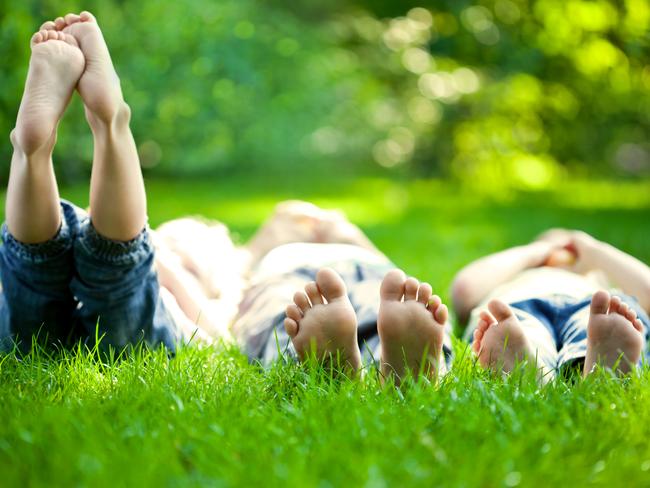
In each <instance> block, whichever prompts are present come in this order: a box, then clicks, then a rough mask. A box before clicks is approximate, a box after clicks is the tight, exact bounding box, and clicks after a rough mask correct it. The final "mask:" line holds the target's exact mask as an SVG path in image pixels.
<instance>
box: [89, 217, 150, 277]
mask: <svg viewBox="0 0 650 488" xmlns="http://www.w3.org/2000/svg"><path fill="white" fill-rule="evenodd" d="M77 245H78V246H80V247H81V248H82V249H83V250H84V251H85V252H86V254H88V255H90V256H92V257H93V258H95V259H98V260H100V261H103V262H106V263H110V264H114V265H118V266H119V265H122V266H126V265H134V264H137V263H139V262H142V261H143V260H145V259H147V258H149V257H150V256H151V254H152V253H153V245H152V243H151V235H150V233H149V227H148V226H146V227H145V228H144V229H142V231H141V232H140V233H139V234H138V235H137V236H136V237H134V238H133V239H131V240H130V241H115V240H112V239H108V238H107V237H104V236H102V235H100V234H99V233H98V232H97V230H95V228H94V227H93V225H92V222H91V221H90V219H86V221H85V222H83V223H82V224H81V231H80V232H79V237H78V239H77Z"/></svg>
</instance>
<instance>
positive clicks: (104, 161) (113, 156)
mask: <svg viewBox="0 0 650 488" xmlns="http://www.w3.org/2000/svg"><path fill="white" fill-rule="evenodd" d="M52 28H54V29H56V30H58V31H61V32H65V33H67V34H70V35H72V36H73V37H74V38H75V39H76V40H77V42H78V43H79V46H80V48H81V51H82V52H83V54H84V56H85V58H86V68H85V70H84V73H83V75H82V76H81V79H80V80H79V84H78V89H79V94H80V95H81V98H82V99H83V102H84V106H85V109H86V117H87V118H88V122H89V124H90V127H91V129H92V131H93V137H94V155H93V168H92V176H91V180H90V209H91V210H90V213H91V219H92V223H93V226H94V227H95V229H96V230H97V232H98V233H99V234H100V235H102V236H104V237H106V238H108V239H112V240H116V241H128V240H131V239H133V238H134V237H136V236H137V235H138V234H139V233H140V232H141V231H142V229H143V228H144V226H145V224H146V219H147V215H146V213H147V207H146V196H145V190H144V183H143V181H142V172H141V170H140V161H139V159H138V153H137V150H136V145H135V141H134V140H133V135H132V134H131V129H130V127H129V120H130V116H131V113H130V109H129V107H128V105H127V104H126V103H125V102H124V99H123V97H122V90H121V88H120V82H119V78H118V77H117V74H116V73H115V69H114V68H113V63H112V61H111V57H110V54H109V52H108V48H107V46H106V43H105V42H104V38H103V36H102V32H101V30H100V29H99V26H98V25H97V22H96V21H95V18H94V17H93V16H92V15H91V14H90V13H88V12H82V13H81V15H76V14H68V15H66V16H65V18H61V17H59V18H58V19H56V21H55V24H54V26H52Z"/></svg>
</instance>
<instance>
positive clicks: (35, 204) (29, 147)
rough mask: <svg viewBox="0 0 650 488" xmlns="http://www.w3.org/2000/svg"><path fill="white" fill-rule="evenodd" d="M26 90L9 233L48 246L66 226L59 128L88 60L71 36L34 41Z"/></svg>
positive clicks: (40, 36) (15, 138)
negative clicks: (57, 155) (57, 159)
mask: <svg viewBox="0 0 650 488" xmlns="http://www.w3.org/2000/svg"><path fill="white" fill-rule="evenodd" d="M31 47H32V57H31V59H30V63H29V71H28V74H27V81H26V83H25V92H24V95H23V99H22V102H21V104H20V109H19V110H18V118H17V120H16V128H15V130H14V131H13V132H12V133H11V143H12V144H13V146H14V153H13V157H12V159H11V170H10V173H9V186H8V188H7V204H6V220H7V226H8V228H9V232H10V233H11V235H13V236H14V237H15V238H16V239H17V240H18V241H20V242H23V243H39V242H45V241H47V240H48V239H51V238H52V237H54V235H55V234H56V233H57V231H58V229H59V227H60V225H61V209H60V205H59V192H58V189H57V185H56V178H55V176H54V168H53V167H52V150H53V149H54V143H55V141H56V128H57V125H58V123H59V120H60V119H61V116H62V115H63V112H64V110H65V108H66V106H67V105H68V102H69V101H70V97H71V96H72V93H73V91H74V87H75V85H76V84H77V81H78V80H79V77H80V76H81V73H82V71H83V69H84V57H83V54H82V53H81V51H80V50H79V48H78V46H77V42H76V40H75V39H74V38H73V37H72V36H70V35H69V34H64V33H63V32H55V31H48V30H42V31H40V32H37V33H36V34H34V36H33V37H32V40H31Z"/></svg>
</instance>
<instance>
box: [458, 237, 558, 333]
mask: <svg viewBox="0 0 650 488" xmlns="http://www.w3.org/2000/svg"><path fill="white" fill-rule="evenodd" d="M555 247H556V246H555V245H554V244H552V243H549V242H543V241H537V242H532V243H530V244H527V245H525V246H517V247H513V248H510V249H506V250H505V251H501V252H498V253H495V254H491V255H489V256H486V257H484V258H481V259H478V260H476V261H474V262H472V263H470V264H468V265H467V266H465V267H464V268H463V269H461V270H460V271H459V272H458V273H457V274H456V277H455V278H454V282H453V283H452V287H451V296H452V300H453V305H454V310H455V312H456V316H457V317H458V320H459V322H460V323H461V324H465V323H466V322H467V320H468V319H469V315H470V313H471V311H472V309H473V308H474V307H476V306H477V305H478V304H479V303H480V302H481V300H483V298H484V297H485V296H486V295H487V294H488V293H489V292H490V291H492V290H493V289H494V288H496V287H497V286H499V285H501V284H503V283H506V282H508V281H510V280H511V279H512V278H514V277H515V276H516V275H517V274H518V273H520V272H521V271H523V270H525V269H528V268H536V267H538V266H542V265H543V264H544V263H545V262H546V260H547V259H548V257H549V256H550V255H551V253H552V251H553V250H554V249H555Z"/></svg>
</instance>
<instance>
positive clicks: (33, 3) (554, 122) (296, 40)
mask: <svg viewBox="0 0 650 488" xmlns="http://www.w3.org/2000/svg"><path fill="white" fill-rule="evenodd" d="M55 3H56V5H55ZM81 8H87V9H90V10H93V11H94V12H95V13H96V15H97V16H98V18H99V19H100V23H101V25H102V28H103V30H104V32H105V36H106V38H107V40H108V42H109V44H110V46H111V50H112V52H113V56H114V59H115V64H116V66H117V69H118V72H119V74H120V77H121V79H122V83H123V87H124V91H125V94H126V97H127V100H128V102H129V103H130V104H131V106H132V109H133V114H134V115H133V128H134V132H135V135H136V140H137V141H138V145H139V151H140V155H141V159H142V164H143V166H145V167H146V168H151V170H152V171H153V172H154V173H158V174H163V173H175V174H177V173H191V172H210V171H214V170H217V169H223V168H231V167H233V168H268V167H273V168H286V167H289V168H295V167H298V166H302V165H307V164H313V163H314V162H323V163H325V164H328V165H338V167H340V168H350V167H352V168H353V169H354V168H357V169H358V170H362V169H368V168H372V166H373V164H372V163H371V162H374V163H378V164H379V165H381V166H383V167H388V168H393V169H397V170H399V169H401V170H402V171H405V172H407V173H415V174H426V175H431V174H440V173H443V174H451V175H456V176H458V177H460V178H463V179H466V180H468V181H475V182H477V183H480V184H481V185H496V186H497V187H498V186H500V185H502V184H504V183H505V184H509V185H514V186H521V187H525V188H537V187H544V186H546V185H549V184H551V183H552V182H553V181H554V180H555V179H556V178H559V177H562V175H563V174H564V173H566V172H567V171H570V172H573V173H577V174H586V175H596V174H606V175H611V174H616V175H648V174H650V144H649V141H650V40H649V39H650V36H649V32H650V4H648V2H647V0H625V1H613V0H593V1H586V0H537V1H532V0H482V1H476V2H469V1H463V0H460V1H459V0H442V1H436V2H433V1H430V2H412V1H410V0H409V1H408V2H404V1H400V2H397V1H395V0H373V1H370V0H354V1H347V0H346V1H345V2H344V1H343V0H331V1H330V2H320V1H317V0H301V1H299V2H292V3H291V4H287V3H286V2H279V1H277V0H267V1H266V2H262V1H260V0H223V1H220V2H218V3H215V2H211V1H209V0H182V1H179V2H173V3H172V2H166V3H164V4H161V3H160V2H156V1H154V0H140V1H138V2H135V1H118V0H103V1H101V2H100V1H99V0H94V1H90V2H84V4H83V6H82V5H81V3H80V2H78V1H72V0H71V1H58V2H53V1H45V0H43V1H37V0H25V1H23V2H21V3H14V2H9V1H8V0H1V1H0V26H1V30H0V41H1V44H0V66H1V68H2V69H1V70H0V82H1V83H2V86H3V88H4V90H3V91H2V92H1V93H0V106H1V107H2V113H1V116H0V131H1V132H2V133H4V134H8V132H9V131H10V129H11V128H12V126H13V123H14V121H15V114H16V111H17V108H18V104H19V101H20V95H21V93H22V84H23V82H24V76H25V72H26V67H27V62H28V57H29V47H28V39H29V37H30V35H31V33H32V31H34V30H35V29H36V28H37V27H38V25H40V23H41V22H42V21H43V20H44V19H47V18H52V17H55V16H57V15H61V14H64V13H66V12H68V11H79V10H80V9H81ZM4 141H5V142H3V143H2V145H1V146H0V156H1V157H2V166H1V168H2V171H3V172H4V173H5V174H6V170H7V166H8V160H9V157H10V152H11V148H10V146H9V144H8V140H7V138H5V139H4ZM91 144H92V141H91V139H90V134H89V131H88V130H87V128H86V126H85V122H84V120H83V113H82V110H81V107H80V104H79V103H78V102H77V103H75V104H74V105H73V107H71V111H70V114H68V115H67V116H66V119H65V121H64V123H63V124H61V129H60V137H59V144H58V146H57V158H58V159H59V160H62V161H64V162H65V164H64V165H62V169H63V173H64V175H66V174H67V175H68V176H69V177H74V176H75V175H76V174H79V173H83V172H85V171H86V170H87V166H88V164H89V159H90V156H91V153H92V151H91Z"/></svg>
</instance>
